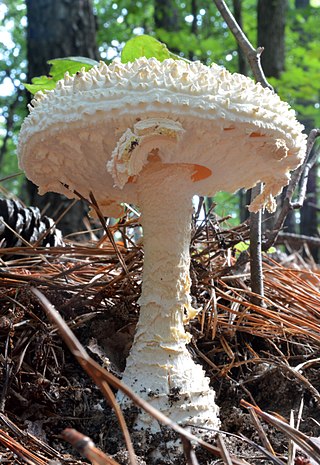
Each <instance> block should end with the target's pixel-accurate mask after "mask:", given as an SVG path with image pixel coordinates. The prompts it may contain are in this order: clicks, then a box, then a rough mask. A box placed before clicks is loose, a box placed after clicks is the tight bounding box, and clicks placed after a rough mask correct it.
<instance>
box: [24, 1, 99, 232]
mask: <svg viewBox="0 0 320 465" xmlns="http://www.w3.org/2000/svg"><path fill="white" fill-rule="evenodd" d="M26 5H27V16H28V26H27V58H28V81H29V82H30V81H31V79H32V78H33V77H35V76H40V75H42V74H47V73H48V71H49V67H48V64H47V61H48V60H50V59H52V58H62V57H66V56H86V57H90V58H93V59H98V50H97V46H96V40H95V33H96V23H95V17H94V15H93V10H92V4H91V0H27V1H26ZM27 190H28V193H29V196H30V203H31V204H32V205H36V206H38V207H39V208H40V209H41V210H45V211H46V215H48V216H51V217H53V218H54V219H57V218H58V217H59V215H60V214H61V213H62V212H63V211H64V210H65V209H66V208H67V207H68V206H69V205H70V200H67V199H66V198H65V197H63V196H60V195H58V194H53V193H48V194H46V195H44V196H39V195H38V194H37V188H36V186H34V185H33V184H31V183H28V185H27ZM86 211H87V207H86V206H85V204H84V203H83V202H78V203H77V204H76V205H75V206H74V207H72V208H71V209H70V210H69V211H68V213H67V214H66V215H65V217H64V218H63V219H62V220H61V221H60V222H59V228H60V229H62V231H63V233H64V234H69V233H71V232H78V231H80V230H83V229H84V225H83V221H82V218H83V217H84V215H85V214H86Z"/></svg>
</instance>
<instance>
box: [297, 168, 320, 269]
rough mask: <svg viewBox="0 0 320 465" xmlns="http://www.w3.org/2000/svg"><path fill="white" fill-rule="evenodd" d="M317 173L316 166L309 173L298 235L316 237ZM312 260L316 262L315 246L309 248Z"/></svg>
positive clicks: (316, 248)
mask: <svg viewBox="0 0 320 465" xmlns="http://www.w3.org/2000/svg"><path fill="white" fill-rule="evenodd" d="M317 171H318V165H317V164H316V165H315V166H314V167H313V168H312V169H311V170H310V173H309V178H308V184H307V197H306V200H305V202H304V204H303V207H302V209H301V212H300V218H301V222H300V233H301V234H302V235H304V236H309V237H318V236H319V232H318V227H317V224H318V222H317V213H318V209H317ZM309 248H310V252H311V254H312V256H313V258H314V259H315V260H316V261H318V259H319V248H318V247H317V246H309Z"/></svg>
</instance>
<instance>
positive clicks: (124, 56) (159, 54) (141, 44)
mask: <svg viewBox="0 0 320 465" xmlns="http://www.w3.org/2000/svg"><path fill="white" fill-rule="evenodd" d="M140 57H146V58H157V59H158V60H159V61H163V60H166V59H167V58H174V59H179V57H178V56H177V55H175V54H174V53H171V52H170V50H169V49H168V47H167V46H166V44H164V43H162V42H159V40H157V39H155V38H154V37H152V36H148V35H146V34H142V35H140V36H137V37H133V38H132V39H130V40H128V42H127V43H126V44H125V46H124V47H123V49H122V52H121V61H122V63H128V62H130V61H131V62H132V61H134V60H136V59H137V58H140Z"/></svg>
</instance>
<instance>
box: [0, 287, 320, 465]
mask: <svg viewBox="0 0 320 465" xmlns="http://www.w3.org/2000/svg"><path fill="white" fill-rule="evenodd" d="M18 294H19V299H18V300H19V302H20V304H21V306H20V307H19V306H18V307H17V308H16V313H15V320H14V323H15V325H16V329H13V327H12V326H10V325H9V324H8V326H7V327H6V325H5V320H4V317H3V318H2V332H1V340H2V342H4V345H5V344H6V343H9V344H10V341H11V343H12V341H15V346H12V347H8V346H7V347H5V350H4V353H3V356H2V371H3V376H4V380H5V377H6V375H8V376H9V377H10V382H9V383H8V384H7V385H6V382H4V383H3V385H2V406H3V409H2V411H3V412H4V417H2V423H3V426H4V423H5V422H4V418H9V419H10V420H11V421H12V422H13V423H14V424H15V425H16V426H18V427H19V428H20V429H21V430H23V431H24V432H28V433H30V434H31V435H33V436H35V437H36V438H38V439H39V440H40V441H41V442H42V443H44V444H49V445H50V446H51V447H52V448H53V449H54V450H55V451H56V456H55V457H51V462H49V459H50V456H48V454H47V451H42V454H43V453H44V454H45V455H46V457H47V458H48V461H46V462H45V463H51V464H52V465H53V464H59V463H61V464H64V463H72V464H75V463H82V461H83V460H84V459H81V458H80V455H79V454H78V453H77V452H75V450H74V449H73V448H72V447H71V446H70V445H69V444H68V443H66V442H65V441H64V440H62V438H61V432H62V431H63V430H64V429H65V428H75V429H76V430H77V431H79V432H82V433H83V434H85V435H87V436H89V437H90V438H91V439H92V440H93V441H94V443H95V444H96V446H97V447H98V448H100V449H101V450H102V451H105V452H106V453H108V454H110V455H112V456H113V458H114V459H115V460H116V461H117V462H118V463H120V464H128V463H129V462H128V454H127V452H126V450H125V447H124V442H123V437H122V433H121V430H120V428H119V425H118V422H117V420H116V418H115V416H114V415H113V413H112V410H111V408H110V407H109V406H108V405H107V403H106V401H105V399H104V398H103V396H102V394H101V392H100V391H99V389H98V388H97V386H96V385H95V384H94V383H93V382H92V380H91V379H90V378H89V377H88V376H87V375H86V374H85V373H84V372H83V370H82V368H81V367H80V366H79V365H78V363H77V362H76V360H75V359H74V358H73V356H72V355H71V354H70V352H69V350H68V349H67V348H66V347H65V346H64V344H63V342H62V341H61V339H60V337H59V336H58V335H57V334H56V332H55V331H54V330H53V329H52V326H51V325H50V324H49V323H48V322H47V321H46V320H45V319H44V317H43V311H42V309H41V308H40V306H39V304H38V303H37V301H36V299H35V297H34V296H33V295H32V293H31V291H30V289H29V287H28V286H27V287H22V288H20V289H19V291H18ZM46 295H47V297H48V299H49V300H51V301H52V302H55V305H56V307H57V308H58V309H59V307H60V311H61V313H62V315H63V316H64V318H65V319H66V320H69V321H72V320H73V318H75V316H77V318H78V319H79V318H80V317H81V315H90V318H89V320H88V321H86V323H85V324H79V327H78V328H76V326H77V325H76V324H75V325H74V326H75V329H74V332H75V334H76V336H77V337H78V338H79V340H80V341H81V343H82V344H83V346H84V347H85V348H86V350H87V351H88V353H89V354H90V356H91V357H92V358H93V359H94V360H96V361H97V362H98V363H99V364H100V365H105V366H107V367H108V369H109V370H110V371H111V372H112V373H114V374H116V375H117V376H118V375H119V376H120V373H121V370H123V368H124V366H125V358H126V356H127V354H128V351H129V349H130V345H131V342H132V338H133V334H134V329H135V323H136V320H137V312H136V310H135V309H133V311H132V308H130V305H129V304H128V305H126V303H125V302H123V305H122V308H117V309H116V310H115V309H114V307H113V306H112V307H109V308H105V307H104V308H102V307H101V308H100V309H99V306H95V307H93V306H92V303H91V304H90V305H88V302H87V303H86V304H85V303H81V308H80V305H79V304H77V305H76V306H75V307H74V308H72V307H71V306H67V305H66V303H67V302H68V300H69V299H70V296H69V295H68V293H66V294H65V295H64V294H63V293H61V292H60V293H56V291H47V292H46ZM19 308H20V309H21V310H19ZM26 309H28V310H27V312H26ZM19 311H20V314H19ZM28 313H29V317H30V313H32V315H33V326H32V331H31V332H30V328H29V331H26V333H25V335H24V333H23V331H20V330H19V325H18V324H17V323H19V322H20V323H21V326H22V327H23V321H25V320H24V319H25V318H26V317H27V316H28V315H27V314H28ZM37 318H38V319H39V320H37ZM35 321H36V322H35ZM191 330H192V332H193V333H194V334H197V333H199V322H198V321H194V322H193V324H192V327H191ZM10 331H11V334H10ZM26 338H27V339H26ZM216 339H217V341H218V342H217V341H211V340H210V339H207V338H205V337H202V338H199V339H198V340H197V342H196V344H197V346H196V347H197V349H198V350H199V351H200V353H201V354H203V355H205V356H206V357H208V359H209V360H210V357H211V354H212V353H213V352H214V357H211V358H212V363H213V364H214V366H216V367H219V369H214V368H213V367H212V366H210V364H207V363H204V362H203V357H202V358H199V357H198V362H199V363H202V364H203V366H204V368H205V369H206V370H207V374H208V376H209V377H210V379H211V382H212V386H213V388H214V389H215V391H216V393H217V403H218V405H219V406H220V418H221V431H223V432H226V433H230V435H227V434H226V435H225V436H223V438H224V442H225V444H226V446H227V448H228V450H229V451H230V453H231V454H233V455H235V456H236V457H238V458H239V459H243V460H246V461H247V462H248V463H250V464H252V465H253V464H269V463H273V462H272V461H270V460H267V459H266V457H265V455H264V454H263V453H262V452H261V450H259V447H261V446H262V443H261V434H259V431H258V428H257V425H256V424H255V423H254V420H253V417H252V414H250V413H249V411H248V410H247V409H246V408H244V407H242V406H241V405H240V401H241V400H242V399H243V400H246V401H248V402H250V403H251V404H254V405H257V406H259V407H260V408H261V409H262V410H264V411H268V412H276V413H277V414H278V415H281V416H282V417H283V418H284V419H286V420H289V419H290V415H292V414H293V415H294V417H295V418H296V419H297V417H298V411H299V408H300V406H301V402H303V411H302V421H301V425H300V430H301V431H303V432H304V433H305V434H307V435H308V436H312V437H319V436H320V409H319V404H318V401H319V398H318V399H317V398H316V397H315V392H317V391H318V392H319V391H320V377H319V374H318V365H319V360H318V361H316V362H314V363H313V364H311V366H310V368H308V369H306V370H304V372H303V379H302V380H301V377H300V378H299V375H297V373H295V372H294V370H292V369H289V368H288V366H289V363H288V361H290V364H291V365H292V364H293V363H295V365H297V364H299V363H301V362H304V361H306V360H310V359H316V358H318V357H319V355H320V354H319V352H318V353H316V352H315V350H314V349H311V348H310V347H308V346H307V345H306V344H299V341H297V340H295V341H292V342H289V341H288V340H285V339H284V340H281V339H280V338H278V339H277V338H274V339H273V340H271V341H269V340H267V339H265V338H262V337H257V336H252V335H249V334H245V333H243V334H241V333H239V334H238V333H236V334H235V335H234V334H227V333H226V332H225V333H224V334H223V333H219V335H218V337H217V338H216ZM222 340H223V341H224V344H225V345H226V344H227V345H228V346H229V347H232V348H235V347H236V348H237V351H238V352H237V356H236V357H237V359H238V360H244V359H245V358H246V357H247V358H249V357H250V354H251V355H252V354H253V353H254V354H256V355H258V359H257V357H255V360H256V361H254V362H252V363H244V364H238V366H236V364H234V365H235V366H234V367H233V368H231V369H228V365H229V364H230V357H229V356H228V352H227V351H223V350H221V341H222ZM213 348H215V349H217V348H218V349H219V348H220V349H219V350H215V351H213ZM190 350H191V351H192V353H194V348H193V346H192V345H191V346H190ZM8 352H10V357H7V361H9V366H6V364H5V363H4V361H5V355H6V354H7V355H8ZM284 354H285V356H284ZM21 358H23V364H22V365H21V366H19V359H20V363H21ZM257 360H258V361H257ZM134 413H135V412H130V414H127V416H126V419H127V421H128V426H129V428H130V423H132V421H131V420H132V416H133V414H134ZM262 428H263V430H264V435H265V436H266V437H267V438H268V440H269V441H270V444H271V446H272V448H273V450H274V451H275V453H276V454H277V456H278V457H280V458H281V457H286V456H287V453H288V439H287V438H286V437H285V435H283V434H282V433H281V432H279V431H278V430H277V429H275V428H274V427H272V426H270V425H269V424H267V423H265V422H263V421H262ZM6 430H7V431H8V433H9V434H10V435H11V436H13V437H14V436H15V437H16V439H18V441H20V442H22V443H23V444H24V445H25V447H26V448H27V449H34V448H35V449H36V450H38V451H39V447H40V446H39V444H38V445H37V446H35V445H34V444H32V441H31V443H30V438H29V439H28V438H26V437H24V438H23V437H22V438H21V437H18V438H17V436H16V435H15V434H14V433H13V431H12V428H11V430H10V428H7V429H6ZM131 435H132V440H133V443H134V446H135V450H136V453H137V455H138V458H139V460H138V463H139V464H140V465H143V464H145V463H146V464H148V465H149V463H150V461H151V459H150V456H152V453H153V451H154V449H158V450H159V448H160V450H161V454H162V456H161V458H160V459H159V460H158V461H153V462H154V463H155V464H159V465H160V464H161V465H166V464H168V465H169V464H170V465H171V464H172V465H182V464H185V463H186V461H185V458H184V457H183V455H182V454H176V456H174V457H173V456H172V453H170V452H168V450H167V449H166V444H167V443H168V441H169V440H171V439H172V437H173V436H174V437H175V434H173V433H172V432H171V431H169V430H168V429H167V428H165V427H164V428H163V429H162V432H161V434H160V433H159V435H158V437H153V438H152V441H149V440H148V438H146V437H145V436H144V437H142V436H141V434H139V433H134V432H132V431H131ZM247 440H248V441H249V442H248V441H247ZM210 441H211V442H213V443H215V437H214V435H212V434H211V436H210ZM196 455H197V458H198V462H199V464H201V465H204V464H206V465H211V464H215V463H222V462H221V460H219V459H218V458H215V457H213V456H212V455H211V454H210V453H208V452H206V451H204V450H203V449H200V448H197V449H196ZM0 456H1V457H2V459H1V460H2V463H12V464H20V463H24V462H23V461H21V460H19V458H17V457H16V458H14V455H12V453H10V452H7V451H5V449H4V448H3V447H2V448H0ZM284 460H285V459H284ZM31 463H35V462H31ZM297 463H298V462H297Z"/></svg>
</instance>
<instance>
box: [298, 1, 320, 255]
mask: <svg viewBox="0 0 320 465" xmlns="http://www.w3.org/2000/svg"><path fill="white" fill-rule="evenodd" d="M309 6H310V0H295V7H296V9H297V10H298V9H299V8H307V7H309ZM295 29H296V31H298V32H299V33H300V37H299V41H300V42H301V43H307V42H308V38H307V37H306V36H304V31H303V29H302V28H301V27H300V25H299V24H298V23H297V24H296V28H295ZM299 103H300V105H303V104H304V105H308V104H309V102H307V101H304V100H302V99H300V100H299ZM301 122H302V123H303V124H304V125H305V127H306V132H307V133H309V132H310V131H311V129H312V128H313V127H314V121H312V120H310V119H304V120H302V121H301ZM317 172H318V165H317V164H315V165H314V166H313V167H312V168H311V170H310V172H309V177H308V183H307V191H306V200H305V202H304V204H303V206H302V208H301V211H300V234H302V235H304V236H314V237H317V236H319V232H318V227H317V224H318V222H317V217H318V208H317V199H318V189H317ZM309 248H310V252H311V254H312V256H313V258H314V259H315V260H316V261H317V262H318V261H319V248H318V246H315V245H313V244H310V245H309Z"/></svg>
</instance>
